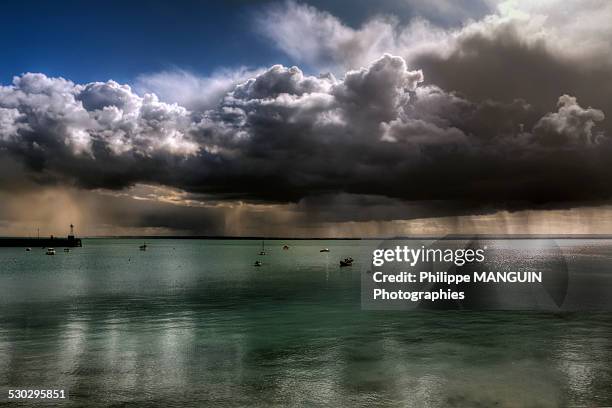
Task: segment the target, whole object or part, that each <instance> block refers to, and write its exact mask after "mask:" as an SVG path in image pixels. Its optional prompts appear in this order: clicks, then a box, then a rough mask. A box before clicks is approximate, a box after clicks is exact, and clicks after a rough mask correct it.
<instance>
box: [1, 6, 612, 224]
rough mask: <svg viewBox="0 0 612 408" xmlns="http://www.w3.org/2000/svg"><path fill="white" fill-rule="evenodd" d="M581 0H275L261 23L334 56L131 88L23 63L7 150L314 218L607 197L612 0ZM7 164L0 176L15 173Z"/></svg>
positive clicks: (92, 174)
mask: <svg viewBox="0 0 612 408" xmlns="http://www.w3.org/2000/svg"><path fill="white" fill-rule="evenodd" d="M587 3H588V4H587ZM587 3H583V7H582V8H581V10H580V12H579V13H578V12H577V13H578V14H577V17H576V18H578V17H579V18H582V19H584V18H587V17H588V18H590V19H591V20H592V21H593V24H592V26H590V27H586V26H585V25H581V26H577V25H576V24H574V22H573V20H571V21H566V20H563V19H567V18H569V17H567V15H566V14H562V15H561V14H560V15H557V14H554V2H552V3H550V4H549V5H550V8H549V9H538V8H526V9H520V10H517V9H508V8H507V7H506V8H504V7H500V9H499V10H500V11H498V12H497V14H495V15H492V16H488V17H486V18H484V19H482V20H480V21H476V22H470V23H467V24H466V25H464V26H463V27H461V28H458V29H454V30H448V29H441V28H437V27H434V26H432V25H431V24H430V23H427V22H426V21H421V20H415V21H413V22H412V23H410V24H409V25H408V26H406V27H400V26H399V25H398V23H397V22H396V21H393V19H388V18H376V19H373V20H371V21H369V22H367V23H366V24H364V26H363V27H361V28H359V29H353V28H349V27H347V26H345V25H343V24H342V23H341V22H340V21H339V20H337V19H336V18H335V17H333V16H331V15H329V14H326V13H322V12H320V11H318V10H315V9H313V8H311V7H308V6H303V5H299V4H296V3H284V4H283V5H282V6H275V7H274V8H272V9H269V10H268V11H267V13H265V14H264V15H263V16H261V18H260V21H259V25H260V28H261V30H262V32H263V34H264V35H265V36H268V37H270V38H271V39H273V40H274V41H275V43H276V44H277V45H278V46H279V47H280V48H281V49H282V50H283V51H284V52H285V53H286V54H287V55H289V56H290V57H292V58H293V59H294V60H296V62H298V63H302V64H304V65H305V66H308V67H311V68H310V69H311V70H312V69H317V70H329V71H330V72H331V73H329V74H322V75H319V76H310V75H306V74H304V72H303V71H302V70H300V69H299V68H297V67H284V66H280V65H275V66H272V67H269V68H267V69H263V70H258V71H247V70H240V71H239V72H236V73H228V74H227V75H219V76H216V77H214V78H212V79H207V80H201V79H197V78H195V77H193V76H191V74H187V73H184V72H179V73H163V74H158V76H150V77H143V78H140V80H139V84H138V86H137V89H138V90H139V91H141V92H136V91H135V90H134V89H132V88H131V87H130V86H128V85H123V84H119V83H116V82H114V81H107V82H96V83H88V84H75V83H73V82H71V81H69V80H66V79H62V78H50V77H47V76H45V75H44V74H24V75H21V76H18V77H15V78H14V80H13V83H12V84H11V85H8V86H3V87H0V157H3V158H5V159H3V160H6V162H7V163H8V161H9V160H10V162H11V163H19V165H18V166H15V167H16V168H17V167H18V170H15V171H18V172H19V173H20V174H22V176H23V177H26V178H27V179H28V180H30V181H33V182H34V183H35V185H38V186H41V185H47V186H48V185H56V186H57V185H61V186H72V187H77V188H80V189H88V190H94V189H108V190H115V191H121V190H123V189H126V188H129V187H130V186H134V185H140V184H147V185H159V186H167V187H171V188H175V189H179V190H181V191H183V192H184V193H185V195H186V197H187V198H188V201H189V200H192V201H189V202H215V203H223V202H236V201H244V202H247V203H259V204H273V205H275V204H286V203H292V204H290V205H292V206H294V207H292V208H293V210H295V211H299V212H300V213H302V214H311V215H312V214H314V213H316V214H318V216H319V217H320V219H321V220H322V221H324V222H334V221H355V220H358V221H368V220H386V219H411V218H423V217H433V216H449V215H461V214H481V213H490V212H495V211H499V210H521V209H531V208H538V209H541V208H562V207H572V206H580V205H587V204H588V205H593V204H600V203H605V202H607V201H608V200H609V199H610V198H611V197H612V183H609V180H610V178H611V176H612V166H610V164H609V163H610V159H611V158H612V143H611V140H610V131H611V130H612V129H611V125H610V122H609V120H607V119H606V113H608V112H609V111H610V110H611V108H612V106H611V105H612V98H610V95H612V89H611V87H612V69H610V68H612V67H611V65H612V64H611V61H612V58H611V55H612V52H611V50H610V49H609V47H610V41H602V40H601V39H602V37H605V38H607V40H610V32H609V28H607V25H605V24H603V23H602V24H601V25H599V26H598V25H597V24H598V22H601V21H608V20H604V19H602V18H601V16H600V14H603V15H604V16H605V15H609V14H611V13H610V10H611V7H610V6H609V5H608V4H607V3H604V2H596V1H592V2H587ZM568 4H569V5H570V6H568V7H571V5H573V3H572V2H568ZM503 6H505V5H503ZM551 10H552V11H551ZM589 12H590V13H591V14H589ZM547 13H548V14H547ZM570 14H571V13H570ZM542 15H546V16H548V18H547V19H545V20H541V17H540V16H542ZM585 16H586V17H585ZM584 24H586V23H584ZM561 25H564V27H565V28H566V30H565V31H563V30H561V27H560V26H561ZM291 27H293V28H292V29H291V30H290V28H291ZM292 30H293V31H292ZM572 41H575V42H578V43H579V44H581V45H582V46H581V47H580V48H577V47H571V46H570V45H571V44H572ZM181 83H182V84H183V86H180V84H181ZM168 84H176V86H172V87H169V86H168ZM185 84H186V85H185ZM173 89H175V90H176V92H175V93H173ZM194 90H195V91H194ZM142 91H145V92H142ZM154 91H155V93H153V92H154ZM147 92H148V93H147ZM11 179H12V178H11V177H9V178H6V177H4V178H1V177H0V183H2V186H0V188H1V189H5V190H8V189H13V188H14V189H19V188H20V187H19V186H18V185H15V184H18V183H14V182H12V181H11ZM326 209H327V210H326ZM151 217H153V218H154V215H151ZM149 222H150V223H152V224H155V223H156V221H155V220H154V219H151V220H149Z"/></svg>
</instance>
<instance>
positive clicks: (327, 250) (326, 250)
mask: <svg viewBox="0 0 612 408" xmlns="http://www.w3.org/2000/svg"><path fill="white" fill-rule="evenodd" d="M319 252H329V248H323V249H321V250H320V251H319Z"/></svg>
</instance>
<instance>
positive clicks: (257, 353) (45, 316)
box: [0, 239, 612, 408]
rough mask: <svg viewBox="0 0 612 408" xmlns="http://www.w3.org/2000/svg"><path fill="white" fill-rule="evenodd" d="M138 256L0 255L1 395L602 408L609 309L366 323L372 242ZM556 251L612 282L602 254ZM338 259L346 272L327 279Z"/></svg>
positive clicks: (101, 250) (119, 243)
mask: <svg viewBox="0 0 612 408" xmlns="http://www.w3.org/2000/svg"><path fill="white" fill-rule="evenodd" d="M284 243H288V244H289V245H291V249H290V250H289V251H283V250H282V249H281V246H282V244H284ZM140 244H141V242H140V241H136V240H127V239H126V240H120V239H90V240H85V241H84V247H83V248H77V249H74V250H73V251H71V252H70V253H64V252H61V251H58V253H57V255H56V256H54V257H53V256H45V255H44V251H43V250H42V249H39V248H33V250H32V252H25V251H24V250H23V248H0V390H3V391H2V392H3V393H4V392H6V389H7V388H17V387H21V388H33V387H54V388H64V389H67V390H68V391H69V394H70V399H69V400H68V401H65V402H62V403H53V404H50V406H91V407H98V406H151V405H155V404H156V405H159V406H164V407H175V406H176V407H182V406H220V407H234V406H261V407H270V406H333V407H339V406H347V407H360V406H361V407H372V406H401V407H419V408H421V407H558V406H605V405H608V406H609V405H612V314H611V313H602V312H599V313H595V312H590V313H563V314H554V313H544V312H467V311H463V312H433V311H430V312H427V311H420V312H415V311H411V312H401V311H400V312H389V311H362V310H361V305H360V272H361V271H362V268H364V267H366V264H367V263H368V262H369V258H368V252H369V250H370V249H371V248H373V247H374V246H375V245H376V244H377V242H373V241H293V242H282V241H269V242H267V246H268V250H269V255H267V256H265V257H258V256H257V253H258V252H259V249H260V248H259V246H260V242H259V241H231V240H154V241H151V242H149V243H148V244H149V250H148V251H146V252H142V251H139V250H138V245H140ZM562 245H563V251H564V252H565V253H566V254H567V256H571V257H574V258H573V259H576V258H578V259H582V262H583V263H584V265H585V270H588V269H589V268H591V269H592V270H595V271H597V273H607V272H610V273H612V241H570V240H567V241H563V244H562ZM321 247H328V248H330V250H331V252H330V253H328V254H325V253H319V249H320V248H321ZM519 253H520V251H519V252H518V253H517V256H520V255H519ZM346 256H353V257H354V258H356V264H355V265H354V267H353V268H342V269H340V268H338V267H337V263H338V259H340V258H343V257H346ZM258 258H260V259H262V260H264V266H262V267H261V268H255V267H253V266H252V263H253V261H254V260H255V259H258ZM506 261H507V260H506ZM4 398H5V396H2V399H3V400H4ZM7 405H8V406H17V405H16V404H15V403H7ZM34 405H35V406H41V405H44V404H41V403H40V402H39V403H37V404H32V406H34Z"/></svg>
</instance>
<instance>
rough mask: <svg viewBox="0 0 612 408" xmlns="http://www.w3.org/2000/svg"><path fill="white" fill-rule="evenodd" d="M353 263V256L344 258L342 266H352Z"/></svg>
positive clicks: (341, 262)
mask: <svg viewBox="0 0 612 408" xmlns="http://www.w3.org/2000/svg"><path fill="white" fill-rule="evenodd" d="M352 265H353V258H344V259H343V260H341V261H340V266H352Z"/></svg>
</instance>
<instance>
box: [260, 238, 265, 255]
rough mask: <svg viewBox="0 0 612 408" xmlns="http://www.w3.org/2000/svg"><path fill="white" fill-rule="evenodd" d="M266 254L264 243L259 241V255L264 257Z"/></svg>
mask: <svg viewBox="0 0 612 408" xmlns="http://www.w3.org/2000/svg"><path fill="white" fill-rule="evenodd" d="M265 254H266V247H265V245H264V242H263V241H261V251H259V255H265Z"/></svg>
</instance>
